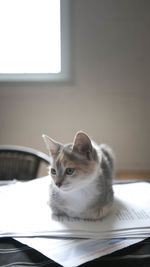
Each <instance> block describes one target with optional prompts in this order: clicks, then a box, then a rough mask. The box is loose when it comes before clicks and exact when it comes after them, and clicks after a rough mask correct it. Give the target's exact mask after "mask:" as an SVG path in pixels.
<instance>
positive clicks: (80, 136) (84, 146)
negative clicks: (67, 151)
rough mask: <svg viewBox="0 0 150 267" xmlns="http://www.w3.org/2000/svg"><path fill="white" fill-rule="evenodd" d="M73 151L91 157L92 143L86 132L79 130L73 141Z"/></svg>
mask: <svg viewBox="0 0 150 267" xmlns="http://www.w3.org/2000/svg"><path fill="white" fill-rule="evenodd" d="M73 151H74V152H77V153H80V154H82V155H84V156H86V157H87V158H88V159H90V158H91V153H92V143H91V140H90V138H89V137H88V136H87V134H85V133H84V132H78V133H77V134H76V136H75V139H74V143H73Z"/></svg>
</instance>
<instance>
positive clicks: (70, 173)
mask: <svg viewBox="0 0 150 267" xmlns="http://www.w3.org/2000/svg"><path fill="white" fill-rule="evenodd" d="M74 171H75V169H74V168H67V169H66V174H67V175H72V174H73V173H74Z"/></svg>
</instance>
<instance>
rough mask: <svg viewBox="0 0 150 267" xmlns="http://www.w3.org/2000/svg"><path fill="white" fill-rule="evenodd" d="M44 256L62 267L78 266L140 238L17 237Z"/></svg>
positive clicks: (131, 243)
mask: <svg viewBox="0 0 150 267" xmlns="http://www.w3.org/2000/svg"><path fill="white" fill-rule="evenodd" d="M16 240H18V241H19V242H21V243H23V244H26V245H28V246H30V247H32V248H34V249H36V250H38V251H39V252H41V253H42V254H43V255H45V256H46V257H48V258H50V259H52V260H53V261H55V262H57V263H59V264H60V265H62V266H64V267H75V266H79V265H81V264H83V263H85V262H87V261H91V260H93V259H96V258H99V257H101V256H104V255H107V254H110V253H112V252H114V251H116V250H119V249H122V248H125V247H127V246H130V245H133V244H135V243H137V242H140V241H141V239H126V238H122V239H108V240H102V239H97V240H92V239H89V240H88V239H86V240H85V239H84V240H79V239H51V238H37V237H35V238H17V239H16Z"/></svg>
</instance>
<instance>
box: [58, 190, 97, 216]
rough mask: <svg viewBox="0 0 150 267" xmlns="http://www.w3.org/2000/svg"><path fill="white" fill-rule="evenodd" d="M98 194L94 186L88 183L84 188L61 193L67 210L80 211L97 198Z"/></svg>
mask: <svg viewBox="0 0 150 267" xmlns="http://www.w3.org/2000/svg"><path fill="white" fill-rule="evenodd" d="M98 194H99V192H98V190H97V188H96V186H95V185H90V186H87V187H86V188H84V189H80V190H75V191H72V192H69V194H63V196H62V198H63V200H64V202H65V206H66V208H67V209H68V210H71V211H74V212H76V211H77V212H82V211H85V209H86V208H87V207H88V206H89V205H91V204H92V203H93V202H94V201H95V200H96V199H97V195H98Z"/></svg>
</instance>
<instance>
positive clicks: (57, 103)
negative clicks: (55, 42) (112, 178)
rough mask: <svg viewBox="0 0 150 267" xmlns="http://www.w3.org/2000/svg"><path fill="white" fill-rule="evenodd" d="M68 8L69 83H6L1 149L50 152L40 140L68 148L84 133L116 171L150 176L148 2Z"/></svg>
mask: <svg viewBox="0 0 150 267" xmlns="http://www.w3.org/2000/svg"><path fill="white" fill-rule="evenodd" d="M70 2H71V18H70V39H71V55H70V56H71V60H70V61H71V69H72V71H71V77H70V80H69V81H68V82H62V83H61V82H56V83H55V82H22V83H21V82H1V83H0V144H11V145H21V146H28V147H32V148H35V149H38V150H40V151H42V152H45V153H47V150H46V147H45V144H44V142H43V140H42V134H43V133H44V134H47V135H49V136H50V137H51V138H53V139H55V140H57V141H59V142H61V143H68V142H72V141H73V138H74V135H75V134H76V132H77V131H78V130H83V131H85V132H86V133H87V134H88V135H89V136H90V137H91V138H92V139H93V140H95V141H96V142H97V143H107V144H109V145H110V146H111V147H112V149H113V150H114V153H115V156H116V170H117V171H149V170H150V1H149V0H92V1H91V0H76V1H73V0H72V1H70ZM45 172H46V170H45V171H44V173H43V174H45Z"/></svg>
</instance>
